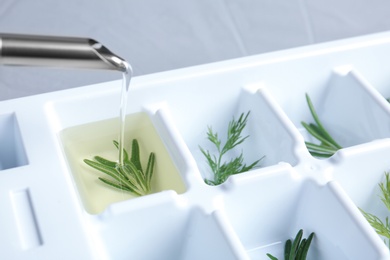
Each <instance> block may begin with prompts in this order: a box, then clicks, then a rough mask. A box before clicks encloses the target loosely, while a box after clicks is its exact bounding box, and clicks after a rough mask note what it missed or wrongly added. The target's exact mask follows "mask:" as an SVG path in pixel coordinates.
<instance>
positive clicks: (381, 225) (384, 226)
mask: <svg viewBox="0 0 390 260" xmlns="http://www.w3.org/2000/svg"><path fill="white" fill-rule="evenodd" d="M389 174H390V173H389V172H385V176H386V180H385V181H384V182H381V183H379V187H380V189H381V193H382V194H381V196H380V198H381V200H382V202H383V204H384V205H385V206H386V208H387V210H389V211H390V175H389ZM360 211H361V212H362V214H363V215H364V217H365V218H366V219H367V221H368V223H370V225H371V226H372V227H373V228H374V229H375V231H376V233H378V235H380V236H382V237H384V238H385V243H386V239H387V245H388V247H389V249H390V223H389V218H388V217H386V218H385V221H384V222H383V221H382V220H381V219H380V218H378V217H377V216H375V215H374V214H371V213H367V212H365V211H364V210H362V209H360Z"/></svg>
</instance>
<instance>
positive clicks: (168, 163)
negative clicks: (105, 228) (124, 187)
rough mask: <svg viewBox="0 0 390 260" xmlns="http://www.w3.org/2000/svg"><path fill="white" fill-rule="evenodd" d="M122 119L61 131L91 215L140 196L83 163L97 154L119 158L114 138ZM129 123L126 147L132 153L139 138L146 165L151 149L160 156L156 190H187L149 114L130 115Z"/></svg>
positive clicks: (82, 197) (81, 193) (155, 176)
mask: <svg viewBox="0 0 390 260" xmlns="http://www.w3.org/2000/svg"><path fill="white" fill-rule="evenodd" d="M118 120H120V119H119V118H113V119H108V120H103V121H99V122H94V123H90V124H85V125H79V126H75V127H71V128H67V129H64V130H63V131H62V132H61V134H60V136H61V140H62V144H63V147H64V151H65V154H66V158H67V161H68V165H69V168H70V170H71V172H72V175H73V179H74V183H75V185H76V187H77V190H78V192H79V195H80V199H81V201H82V203H83V205H84V208H85V209H86V211H87V212H88V213H91V214H98V213H101V212H102V211H103V210H104V209H105V208H106V207H107V206H108V205H110V204H111V203H115V202H119V201H124V200H128V199H131V198H135V197H136V196H134V195H132V194H130V193H128V192H123V191H120V190H117V189H115V188H112V187H110V186H108V185H106V184H104V183H103V182H101V181H100V180H98V177H99V176H104V177H107V175H105V174H104V173H101V172H99V171H97V170H95V169H93V168H91V167H90V166H88V165H86V164H85V163H84V162H83V160H84V159H93V157H94V156H96V155H99V156H102V157H104V158H106V159H109V160H112V161H118V149H116V147H115V146H114V144H113V140H117V138H118V123H119V122H118ZM126 122H127V124H126V126H125V127H124V130H125V133H126V140H125V142H124V143H125V149H126V150H127V151H128V152H129V153H130V151H131V141H132V139H137V140H138V142H139V146H140V157H141V163H142V165H143V166H144V165H146V164H147V160H148V157H149V154H150V153H151V152H154V153H155V155H156V164H155V171H154V175H153V178H152V193H155V192H159V191H162V190H174V191H176V192H177V193H183V192H184V191H185V186H184V183H183V181H182V179H181V176H180V175H179V173H178V171H177V169H176V167H175V165H174V163H173V162H172V160H171V158H170V156H169V154H168V151H167V150H166V149H165V146H164V144H163V142H162V141H161V139H160V137H159V136H158V134H157V132H156V130H155V128H154V126H153V124H152V122H151V121H150V119H149V117H148V115H147V114H145V113H136V114H131V115H128V116H126ZM144 167H146V166H144Z"/></svg>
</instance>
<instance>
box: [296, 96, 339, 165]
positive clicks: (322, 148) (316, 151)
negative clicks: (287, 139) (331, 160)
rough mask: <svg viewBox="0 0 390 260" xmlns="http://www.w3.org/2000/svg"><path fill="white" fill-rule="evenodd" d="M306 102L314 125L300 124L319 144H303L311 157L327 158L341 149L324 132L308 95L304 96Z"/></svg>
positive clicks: (326, 132)
mask: <svg viewBox="0 0 390 260" xmlns="http://www.w3.org/2000/svg"><path fill="white" fill-rule="evenodd" d="M306 101H307V105H308V106H309V109H310V113H311V115H312V117H313V119H314V121H315V123H310V124H307V123H305V122H301V124H302V126H303V127H304V128H305V129H306V130H307V131H308V132H309V134H311V135H312V136H313V137H314V138H316V139H317V140H318V141H320V144H315V143H311V142H305V144H306V147H307V149H308V150H309V152H310V154H311V155H313V156H315V157H322V158H328V157H330V156H332V155H333V154H334V153H335V152H336V151H337V150H339V149H341V148H342V147H341V146H340V145H339V144H338V143H337V142H336V141H335V140H334V139H333V138H332V137H331V136H330V134H329V133H328V131H326V129H325V128H324V126H323V125H322V123H321V121H320V119H319V118H318V115H317V112H316V111H315V109H314V106H313V103H312V102H311V99H310V97H309V95H308V94H306Z"/></svg>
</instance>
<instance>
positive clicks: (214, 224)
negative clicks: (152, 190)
mask: <svg viewBox="0 0 390 260" xmlns="http://www.w3.org/2000/svg"><path fill="white" fill-rule="evenodd" d="M180 196H181V195H177V194H176V193H174V192H173V191H165V192H162V193H161V194H152V195H150V196H145V197H142V198H140V199H139V200H137V201H134V203H132V204H129V203H125V202H120V203H117V204H112V205H111V206H109V208H108V209H107V210H106V211H105V212H104V213H103V214H101V215H96V216H91V219H90V221H89V222H90V223H91V227H92V229H93V234H92V239H93V244H94V245H96V249H97V250H99V252H98V253H99V255H100V256H101V257H102V258H105V259H160V258H161V257H163V258H165V257H167V256H169V259H185V260H195V259H239V257H238V256H239V253H237V252H236V251H237V250H235V247H236V246H235V245H234V244H232V243H231V241H229V238H228V237H227V235H226V231H225V230H224V228H223V225H221V224H220V223H219V219H218V217H216V216H215V214H205V213H204V212H203V211H202V210H200V209H199V208H197V207H192V206H190V204H188V203H187V202H186V201H185V200H182V199H181V198H180ZM238 251H239V250H238Z"/></svg>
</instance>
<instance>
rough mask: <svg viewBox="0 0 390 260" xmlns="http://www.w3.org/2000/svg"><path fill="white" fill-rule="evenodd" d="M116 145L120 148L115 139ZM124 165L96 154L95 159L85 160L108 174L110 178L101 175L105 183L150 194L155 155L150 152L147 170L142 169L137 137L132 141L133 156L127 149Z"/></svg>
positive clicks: (138, 192)
mask: <svg viewBox="0 0 390 260" xmlns="http://www.w3.org/2000/svg"><path fill="white" fill-rule="evenodd" d="M114 145H115V146H116V148H118V149H119V144H118V142H117V141H114ZM123 152H124V161H123V165H120V164H118V163H116V162H113V161H110V160H107V159H104V158H102V157H100V156H95V157H94V159H95V161H92V160H88V159H85V160H84V162H85V163H86V164H88V165H89V166H91V167H92V168H94V169H96V170H98V171H100V172H102V173H105V174H106V175H108V177H109V178H108V179H107V178H104V177H99V180H101V181H102V182H104V183H105V184H107V185H109V186H111V187H114V188H116V189H120V190H123V191H127V192H131V193H133V194H135V195H137V196H142V195H146V194H149V193H150V192H151V184H150V183H151V181H152V176H153V171H154V164H155V155H154V153H150V155H149V160H148V164H147V168H146V171H145V172H144V171H143V170H142V166H141V161H140V150H139V145H138V141H137V140H136V139H134V140H133V142H132V147H131V158H130V160H129V155H128V153H127V151H126V150H125V149H123Z"/></svg>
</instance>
